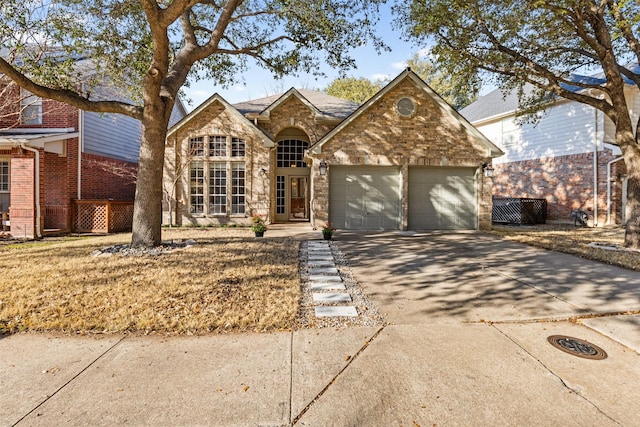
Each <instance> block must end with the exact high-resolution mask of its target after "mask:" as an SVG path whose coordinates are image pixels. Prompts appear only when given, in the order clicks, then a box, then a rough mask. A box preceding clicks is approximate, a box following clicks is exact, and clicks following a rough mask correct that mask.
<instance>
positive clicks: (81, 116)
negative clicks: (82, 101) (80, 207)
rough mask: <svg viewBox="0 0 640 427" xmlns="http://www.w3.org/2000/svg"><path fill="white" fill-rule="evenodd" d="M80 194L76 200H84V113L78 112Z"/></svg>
mask: <svg viewBox="0 0 640 427" xmlns="http://www.w3.org/2000/svg"><path fill="white" fill-rule="evenodd" d="M78 134H79V135H78V194H77V196H76V199H78V200H80V199H82V150H83V149H84V111H82V110H80V109H79V110H78Z"/></svg>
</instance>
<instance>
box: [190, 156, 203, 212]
mask: <svg viewBox="0 0 640 427" xmlns="http://www.w3.org/2000/svg"><path fill="white" fill-rule="evenodd" d="M189 196H190V197H189V199H190V205H191V206H190V210H191V213H192V214H201V213H204V165H203V163H202V162H191V170H190V179H189Z"/></svg>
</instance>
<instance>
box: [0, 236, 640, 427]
mask: <svg viewBox="0 0 640 427" xmlns="http://www.w3.org/2000/svg"><path fill="white" fill-rule="evenodd" d="M274 231H275V230H274ZM269 232H271V229H270V231H269ZM274 234H275V233H274ZM274 237H275V236H274ZM336 244H337V245H338V246H339V248H340V249H341V250H342V252H343V253H344V255H345V256H346V257H347V259H349V260H350V262H351V268H352V270H353V273H354V274H355V276H356V277H357V279H358V281H359V282H360V283H361V285H362V287H363V288H364V291H365V292H366V293H367V295H368V296H369V297H370V298H371V299H372V300H373V301H374V302H375V304H376V305H377V306H378V308H379V310H380V311H381V312H382V314H383V315H385V316H386V320H387V322H388V323H389V324H388V325H387V326H384V327H380V328H347V329H334V328H326V329H319V330H313V329H311V330H302V331H295V332H281V333H274V334H231V335H215V336H206V337H171V338H167V337H129V336H107V337H54V336H45V335H13V336H9V337H5V338H2V339H0V399H1V401H2V405H0V425H3V426H4V425H7V426H11V425H18V426H23V425H24V426H30V425H36V426H37V425H46V426H51V425H123V424H128V425H167V426H169V425H171V426H174V425H214V426H247V425H258V426H286V425H291V424H292V423H294V424H295V425H300V426H328V425H336V426H347V425H354V426H359V425H366V426H389V425H396V426H399V425H403V426H414V425H418V426H431V425H473V426H496V425H498V426H511V425H527V426H535V425H540V426H548V425H558V426H562V425H574V424H575V423H576V420H579V423H580V424H581V425H586V426H607V425H616V426H619V425H625V426H634V425H640V421H638V418H637V405H638V403H637V402H638V401H640V389H638V384H640V355H639V353H638V351H640V345H639V346H638V347H636V345H637V344H638V343H640V338H639V337H640V331H639V329H638V328H637V325H638V324H640V316H638V315H626V316H623V315H620V316H609V314H611V311H610V310H624V311H634V310H635V311H636V312H637V311H638V310H640V278H638V277H637V273H634V272H627V271H626V270H622V269H616V268H615V267H610V266H606V265H602V264H594V263H591V262H590V261H586V260H582V259H579V258H574V257H570V256H565V255H559V254H554V253H550V252H546V251H542V250H538V249H534V248H529V247H527V246H523V245H518V244H513V243H505V242H502V241H500V240H499V239H497V238H495V237H493V236H489V237H487V236H486V235H483V234H480V233H471V234H468V235H465V234H464V233H448V234H447V233H426V234H424V235H405V234H402V233H387V234H385V233H381V234H374V235H364V234H357V233H353V234H348V233H340V235H339V236H338V241H337V242H336ZM567 278H570V279H571V280H572V281H573V282H572V283H568V282H567ZM594 315H595V316H596V317H593V318H591V317H590V316H594ZM604 315H606V316H605V317H600V316H604ZM575 316H586V317H589V318H584V319H576V318H575ZM572 317H573V318H572ZM570 318H571V319H570ZM563 319H564V320H563ZM596 329H598V330H600V332H599V331H598V330H596ZM554 334H558V335H569V336H573V337H578V338H581V339H584V340H587V341H589V342H591V343H593V344H596V345H598V346H600V347H602V348H603V349H604V350H605V351H606V352H607V353H608V358H607V359H605V360H589V359H582V358H578V357H575V356H573V355H569V354H567V353H564V352H562V351H560V350H558V349H556V348H554V347H552V346H551V345H550V344H548V342H547V337H548V336H549V335H554ZM632 347H633V348H636V351H634V350H633V349H632Z"/></svg>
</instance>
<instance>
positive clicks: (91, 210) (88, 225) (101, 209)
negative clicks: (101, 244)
mask: <svg viewBox="0 0 640 427" xmlns="http://www.w3.org/2000/svg"><path fill="white" fill-rule="evenodd" d="M74 230H75V231H79V232H89V233H107V232H108V230H107V206H106V204H94V203H92V204H76V217H75V221H74Z"/></svg>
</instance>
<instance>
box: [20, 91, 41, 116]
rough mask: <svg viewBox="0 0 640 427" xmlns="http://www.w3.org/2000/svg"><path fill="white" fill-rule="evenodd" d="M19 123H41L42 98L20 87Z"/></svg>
mask: <svg viewBox="0 0 640 427" xmlns="http://www.w3.org/2000/svg"><path fill="white" fill-rule="evenodd" d="M20 124H22V125H41V124H42V98H40V97H39V96H35V95H34V94H32V93H31V92H29V91H28V90H26V89H22V88H20Z"/></svg>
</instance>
